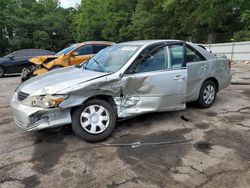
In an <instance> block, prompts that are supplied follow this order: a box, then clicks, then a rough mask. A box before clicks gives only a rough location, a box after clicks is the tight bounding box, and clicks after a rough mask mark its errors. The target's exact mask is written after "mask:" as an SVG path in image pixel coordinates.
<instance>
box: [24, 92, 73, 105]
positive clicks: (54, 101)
mask: <svg viewBox="0 0 250 188" xmlns="http://www.w3.org/2000/svg"><path fill="white" fill-rule="evenodd" d="M67 97H68V95H40V96H31V97H28V98H27V99H25V100H24V101H23V102H22V104H23V105H27V106H32V107H40V108H53V107H57V106H58V105H59V104H60V103H62V102H63V101H64V100H65V99H66V98H67Z"/></svg>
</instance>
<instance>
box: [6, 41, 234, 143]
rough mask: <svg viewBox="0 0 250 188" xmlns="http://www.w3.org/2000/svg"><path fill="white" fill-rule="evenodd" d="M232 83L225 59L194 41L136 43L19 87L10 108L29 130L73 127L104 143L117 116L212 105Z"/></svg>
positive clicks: (121, 45)
mask: <svg viewBox="0 0 250 188" xmlns="http://www.w3.org/2000/svg"><path fill="white" fill-rule="evenodd" d="M230 81H231V72H230V66H229V60H228V59H226V58H218V57H216V56H214V55H213V54H211V53H209V52H208V51H206V50H205V49H203V48H201V47H199V46H197V45H195V44H192V43H186V42H184V41H178V40H150V41H134V42H126V43H120V44H117V45H113V46H111V47H108V48H105V49H104V50H102V51H100V52H99V53H98V54H96V55H95V56H94V57H93V58H91V59H90V60H89V61H87V62H86V63H84V64H82V65H81V66H71V67H67V68H63V69H61V70H55V71H51V72H49V73H47V74H44V75H41V76H38V77H35V78H33V79H30V80H28V81H27V82H24V83H22V84H21V85H19V87H18V88H17V89H16V91H15V94H14V96H13V98H12V100H11V107H12V110H13V113H14V119H15V121H16V123H17V125H18V126H20V127H21V128H23V129H25V130H27V131H37V130H41V129H46V128H52V127H58V126H62V125H65V124H70V123H72V129H73V131H74V133H75V134H76V135H77V136H79V137H81V138H82V139H84V140H87V141H92V142H94V141H100V140H102V139H105V138H107V137H108V136H109V135H110V134H111V133H112V131H113V130H114V127H115V125H116V121H117V119H118V118H127V117H133V116H136V115H139V114H145V113H149V112H159V111H173V110H181V109H184V108H185V107H186V102H191V101H197V103H198V105H199V106H200V107H201V108H208V107H211V106H212V105H213V103H214V101H215V99H216V94H217V93H218V92H219V91H220V90H222V89H223V88H225V87H227V86H228V85H229V84H230Z"/></svg>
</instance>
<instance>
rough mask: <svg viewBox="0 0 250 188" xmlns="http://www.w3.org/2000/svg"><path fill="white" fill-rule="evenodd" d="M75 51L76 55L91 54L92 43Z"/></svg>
mask: <svg viewBox="0 0 250 188" xmlns="http://www.w3.org/2000/svg"><path fill="white" fill-rule="evenodd" d="M75 52H78V55H77V56H80V55H88V54H92V45H86V46H82V47H80V48H78V49H76V50H75Z"/></svg>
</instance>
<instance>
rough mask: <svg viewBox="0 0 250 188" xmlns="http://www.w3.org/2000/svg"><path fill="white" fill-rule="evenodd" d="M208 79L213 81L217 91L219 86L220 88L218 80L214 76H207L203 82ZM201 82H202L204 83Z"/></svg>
mask: <svg viewBox="0 0 250 188" xmlns="http://www.w3.org/2000/svg"><path fill="white" fill-rule="evenodd" d="M208 80H211V81H213V82H214V83H215V85H216V89H217V90H216V92H218V91H219V88H220V85H219V82H218V80H217V79H216V78H215V77H209V78H207V79H206V80H204V82H206V81H208ZM204 82H203V83H204Z"/></svg>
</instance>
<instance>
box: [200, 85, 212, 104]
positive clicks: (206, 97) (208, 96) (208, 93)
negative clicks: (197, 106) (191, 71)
mask: <svg viewBox="0 0 250 188" xmlns="http://www.w3.org/2000/svg"><path fill="white" fill-rule="evenodd" d="M214 97H215V88H214V86H212V85H207V87H205V89H204V92H203V101H204V102H205V103H206V104H211V103H212V102H213V100H214Z"/></svg>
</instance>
